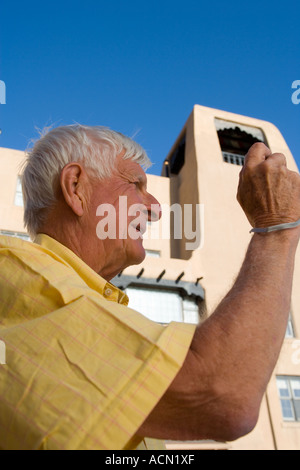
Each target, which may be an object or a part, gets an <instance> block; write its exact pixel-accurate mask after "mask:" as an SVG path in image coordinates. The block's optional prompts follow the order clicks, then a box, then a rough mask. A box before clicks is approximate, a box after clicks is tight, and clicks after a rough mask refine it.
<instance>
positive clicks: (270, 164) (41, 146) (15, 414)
mask: <svg viewBox="0 0 300 470" xmlns="http://www.w3.org/2000/svg"><path fill="white" fill-rule="evenodd" d="M148 164H149V160H148V157H147V156H146V154H145V152H144V151H143V149H141V148H140V146H139V145H137V144H136V143H134V142H133V141H131V140H130V139H128V138H126V137H124V136H122V135H121V134H119V133H116V132H113V131H110V130H108V129H106V128H100V127H94V128H91V127H84V126H80V125H75V126H69V127H61V128H57V129H54V130H52V131H51V132H49V133H48V134H46V135H45V136H43V137H42V138H41V139H40V140H39V141H38V142H37V143H36V144H35V146H34V148H33V150H32V151H31V152H30V153H29V154H28V158H27V162H26V165H25V168H24V173H23V191H24V203H25V223H26V225H27V228H28V231H29V233H30V235H31V237H32V238H33V240H34V242H35V243H27V242H24V241H21V240H17V239H11V238H6V237H1V238H0V264H1V275H0V292H1V296H0V299H1V302H0V338H1V340H3V341H4V342H5V345H6V351H7V360H6V363H7V365H6V366H2V367H0V447H1V448H2V449H134V448H139V447H138V446H139V445H140V444H141V443H142V441H143V438H144V437H149V438H155V439H179V440H187V439H215V440H233V439H236V438H238V437H240V436H242V435H244V434H246V433H248V432H249V431H250V430H251V429H253V427H254V426H255V424H256V421H257V417H258V413H259V409H260V404H261V400H262V397H263V394H264V392H265V389H266V386H267V383H268V381H269V378H270V375H271V373H272V371H273V369H274V366H275V364H276V361H277V358H278V354H279V351H280V348H281V345H282V341H283V338H284V333H285V329H286V324H287V319H288V314H289V307H290V297H291V286H292V278H293V265H294V257H295V251H296V248H297V244H298V240H299V235H300V228H299V226H298V219H299V218H300V177H299V175H298V174H297V173H294V172H291V171H289V170H288V169H287V168H286V161H285V158H284V156H283V155H281V154H271V152H270V151H269V149H268V148H267V147H266V146H265V145H263V144H255V145H254V146H253V147H252V148H251V149H250V151H249V153H248V155H247V157H246V161H245V165H244V167H243V169H242V171H241V174H240V184H239V188H238V199H239V202H240V204H241V206H242V207H243V209H244V211H245V213H246V215H247V217H248V219H249V221H250V223H251V224H252V226H253V227H254V235H253V237H252V240H251V243H250V245H249V249H248V251H247V254H246V258H245V261H244V263H243V265H242V268H241V271H240V274H239V276H238V278H237V280H236V282H235V284H234V286H233V287H232V289H231V290H230V292H229V293H228V294H227V296H226V297H225V298H224V300H223V301H222V302H221V304H220V305H219V306H218V307H217V309H216V311H215V312H214V313H213V314H212V315H210V317H209V318H208V319H207V320H206V321H205V322H204V323H203V324H201V325H199V326H198V327H194V326H192V325H187V324H182V323H171V324H170V325H169V326H167V327H162V326H161V325H158V324H156V323H153V322H151V321H149V320H148V319H146V318H144V317H143V316H142V315H140V314H139V313H137V312H135V311H133V310H131V309H129V308H128V307H127V304H128V298H127V296H126V295H125V294H124V293H123V292H121V291H119V290H118V289H117V288H116V287H114V286H113V285H112V284H110V283H109V281H110V280H111V279H112V278H113V277H114V276H115V275H116V274H117V273H119V272H120V271H121V270H123V269H124V268H125V267H127V266H129V265H132V264H137V263H140V262H141V261H142V260H143V259H144V256H145V253H144V249H143V245H142V233H143V231H144V225H145V221H146V220H147V219H148V220H158V219H159V217H160V206H159V203H158V202H157V201H156V200H155V199H154V198H153V196H151V195H150V194H149V193H148V192H147V180H146V175H145V172H144V169H145V167H147V166H148ZM121 197H123V198H124V197H125V198H126V200H127V204H128V207H132V206H133V205H134V206H135V207H140V218H139V222H138V223H137V221H136V218H134V217H133V215H132V214H131V215H130V213H129V212H128V214H125V215H124V214H120V200H121V199H120V198H121ZM104 204H105V205H106V206H105V207H113V208H114V213H115V214H116V224H117V225H116V230H115V233H116V234H117V236H116V237H112V236H101V233H100V234H99V227H98V224H99V207H102V208H103V205H104ZM108 205H109V206H108ZM97 214H98V215H97ZM102 215H103V213H102ZM124 218H125V219H124ZM120 220H123V224H122V227H120V225H118V224H120ZM124 220H125V222H126V223H124ZM296 222H297V223H296ZM124 227H125V230H124ZM129 234H131V236H128V235H129ZM102 235H104V234H103V233H102Z"/></svg>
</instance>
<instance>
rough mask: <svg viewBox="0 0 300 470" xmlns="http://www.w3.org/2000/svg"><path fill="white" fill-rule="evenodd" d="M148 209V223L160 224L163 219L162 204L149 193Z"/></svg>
mask: <svg viewBox="0 0 300 470" xmlns="http://www.w3.org/2000/svg"><path fill="white" fill-rule="evenodd" d="M146 207H147V211H148V222H158V221H159V219H160V218H161V213H162V209H161V205H160V203H159V202H158V200H157V199H156V198H155V197H154V196H152V194H149V193H148V200H147V205H146Z"/></svg>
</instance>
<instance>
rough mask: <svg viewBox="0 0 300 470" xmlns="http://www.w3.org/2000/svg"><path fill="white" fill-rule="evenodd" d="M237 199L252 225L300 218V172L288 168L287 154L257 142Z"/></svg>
mask: <svg viewBox="0 0 300 470" xmlns="http://www.w3.org/2000/svg"><path fill="white" fill-rule="evenodd" d="M237 199H238V201H239V203H240V205H241V206H242V208H243V210H244V212H245V214H246V216H247V218H248V220H249V222H250V224H251V225H252V227H257V228H261V227H270V226H272V225H278V224H283V223H289V222H295V221H297V220H298V219H300V175H299V174H298V173H296V172H294V171H290V170H288V168H287V166H286V159H285V156H284V155H282V154H280V153H274V154H272V153H271V151H270V149H269V148H268V147H266V146H265V145H264V144H262V143H256V144H254V145H253V146H252V147H251V148H250V150H249V152H248V153H247V155H246V157H245V163H244V166H243V169H242V171H241V173H240V180H239V186H238V193H237Z"/></svg>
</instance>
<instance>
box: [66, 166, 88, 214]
mask: <svg viewBox="0 0 300 470" xmlns="http://www.w3.org/2000/svg"><path fill="white" fill-rule="evenodd" d="M85 178H86V174H85V171H84V169H83V167H82V166H81V165H80V163H69V164H68V165H66V166H65V167H64V168H63V170H62V172H61V175H60V186H61V190H62V193H63V196H64V199H65V202H66V203H67V204H68V206H69V207H70V208H71V209H72V211H73V212H74V213H75V214H76V215H78V217H81V216H82V215H83V213H84V201H85V194H84V192H83V190H82V189H83V188H85V187H86V185H85V184H82V183H83V180H84V179H85Z"/></svg>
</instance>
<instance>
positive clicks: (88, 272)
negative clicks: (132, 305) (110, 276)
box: [34, 234, 129, 305]
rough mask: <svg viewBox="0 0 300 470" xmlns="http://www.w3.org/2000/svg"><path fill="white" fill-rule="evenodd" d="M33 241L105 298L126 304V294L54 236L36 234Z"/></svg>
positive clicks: (127, 301)
mask: <svg viewBox="0 0 300 470" xmlns="http://www.w3.org/2000/svg"><path fill="white" fill-rule="evenodd" d="M34 243H36V244H37V245H40V246H41V247H43V248H45V249H47V250H49V251H51V252H53V253H55V254H56V256H58V257H59V258H61V259H62V260H63V261H64V262H65V263H66V264H68V265H69V266H70V267H71V268H72V269H74V271H76V272H77V274H79V276H80V277H81V278H82V279H83V280H84V282H85V283H86V284H87V285H88V286H89V287H90V288H91V289H93V290H96V291H97V292H99V293H100V294H101V295H102V296H103V297H105V298H106V299H107V300H110V301H113V302H118V303H120V304H123V305H128V303H129V299H128V297H127V295H126V294H125V293H124V292H122V291H121V290H120V289H118V288H117V287H116V286H114V285H113V284H111V283H110V282H107V281H106V280H105V279H103V278H102V277H101V276H100V275H99V274H97V273H96V272H95V271H93V270H92V269H91V268H90V267H89V266H88V265H87V264H86V263H85V262H84V261H82V259H80V258H79V257H78V256H77V255H76V254H75V253H74V252H73V251H71V250H70V249H69V248H67V247H66V246H64V245H62V244H61V243H59V242H58V241H57V240H55V239H54V238H51V237H49V236H48V235H45V234H38V235H37V236H36V238H35V240H34Z"/></svg>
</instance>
